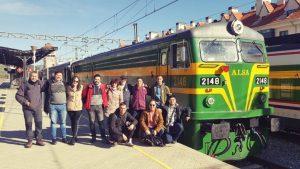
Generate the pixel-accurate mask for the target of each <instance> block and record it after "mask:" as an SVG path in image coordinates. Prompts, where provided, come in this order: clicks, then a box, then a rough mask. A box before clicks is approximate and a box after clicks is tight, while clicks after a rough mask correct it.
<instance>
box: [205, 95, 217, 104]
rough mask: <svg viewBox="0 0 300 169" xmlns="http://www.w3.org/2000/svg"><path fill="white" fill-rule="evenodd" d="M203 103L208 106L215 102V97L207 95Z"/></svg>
mask: <svg viewBox="0 0 300 169" xmlns="http://www.w3.org/2000/svg"><path fill="white" fill-rule="evenodd" d="M205 104H206V106H208V107H210V106H212V105H213V104H215V99H214V98H213V97H211V96H208V97H206V99H205Z"/></svg>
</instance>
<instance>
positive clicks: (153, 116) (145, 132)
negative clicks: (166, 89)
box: [140, 100, 164, 145]
mask: <svg viewBox="0 0 300 169" xmlns="http://www.w3.org/2000/svg"><path fill="white" fill-rule="evenodd" d="M140 125H141V130H142V138H143V139H144V140H145V141H146V143H147V138H148V137H149V136H154V138H155V140H156V141H155V142H154V143H153V145H159V144H160V143H162V141H160V140H162V136H163V127H164V120H163V116H162V110H161V109H159V108H156V101H155V100H151V101H150V103H149V109H148V110H147V111H144V112H143V113H142V114H141V117H140ZM152 138H153V137H152ZM152 138H151V140H153V139H152ZM157 142H160V143H157ZM162 144H163V143H162ZM151 145H152V144H151Z"/></svg>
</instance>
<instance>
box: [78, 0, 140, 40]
mask: <svg viewBox="0 0 300 169" xmlns="http://www.w3.org/2000/svg"><path fill="white" fill-rule="evenodd" d="M139 1H140V0H135V1H133V2H132V3H130V4H129V5H127V6H126V7H124V8H122V9H121V10H119V11H118V12H116V13H115V14H113V15H112V16H110V17H108V18H106V19H105V20H103V21H101V22H100V23H98V24H96V25H95V26H94V27H92V28H90V29H88V30H87V31H85V32H84V33H82V34H80V35H79V36H84V35H85V34H87V33H89V32H91V31H92V30H94V29H97V28H98V27H99V26H101V25H103V24H104V23H106V22H107V21H109V20H111V19H113V18H114V17H115V16H117V15H119V14H120V13H122V12H123V11H125V10H126V9H128V8H129V7H131V6H133V5H135V4H136V3H137V2H139Z"/></svg>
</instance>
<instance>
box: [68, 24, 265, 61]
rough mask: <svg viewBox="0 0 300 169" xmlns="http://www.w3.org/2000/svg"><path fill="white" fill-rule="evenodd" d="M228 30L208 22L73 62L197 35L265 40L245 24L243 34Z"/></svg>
mask: <svg viewBox="0 0 300 169" xmlns="http://www.w3.org/2000/svg"><path fill="white" fill-rule="evenodd" d="M224 30H228V23H226V22H218V23H211V24H207V25H204V26H201V27H196V28H193V29H189V30H183V31H179V32H176V33H174V34H171V35H168V36H165V37H160V38H156V39H153V40H148V41H144V42H140V43H137V44H133V45H129V46H126V47H123V48H117V49H113V50H110V51H107V52H103V53H99V54H96V55H93V56H90V57H87V58H85V59H83V60H79V61H76V62H74V63H73V65H78V64H84V63H90V62H93V61H96V60H100V59H102V58H104V57H112V56H118V55H123V54H124V53H128V52H130V51H131V52H136V51H137V50H139V49H143V48H149V49H153V50H155V49H157V46H155V45H157V44H162V43H167V42H171V41H175V40H178V39H188V38H191V37H197V38H242V39H250V40H260V41H263V40H264V38H263V36H262V35H261V34H260V33H258V32H256V31H255V30H253V29H251V28H248V27H246V26H244V31H243V33H242V34H240V35H238V36H235V35H232V34H230V33H229V31H224Z"/></svg>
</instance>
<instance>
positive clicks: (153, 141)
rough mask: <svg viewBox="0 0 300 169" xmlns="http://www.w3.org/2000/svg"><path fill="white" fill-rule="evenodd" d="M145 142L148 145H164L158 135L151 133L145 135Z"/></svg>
mask: <svg viewBox="0 0 300 169" xmlns="http://www.w3.org/2000/svg"><path fill="white" fill-rule="evenodd" d="M145 143H146V144H148V145H150V146H158V147H164V146H165V144H164V142H163V140H162V139H161V138H160V137H157V136H154V135H153V134H151V135H147V136H146V137H145Z"/></svg>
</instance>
